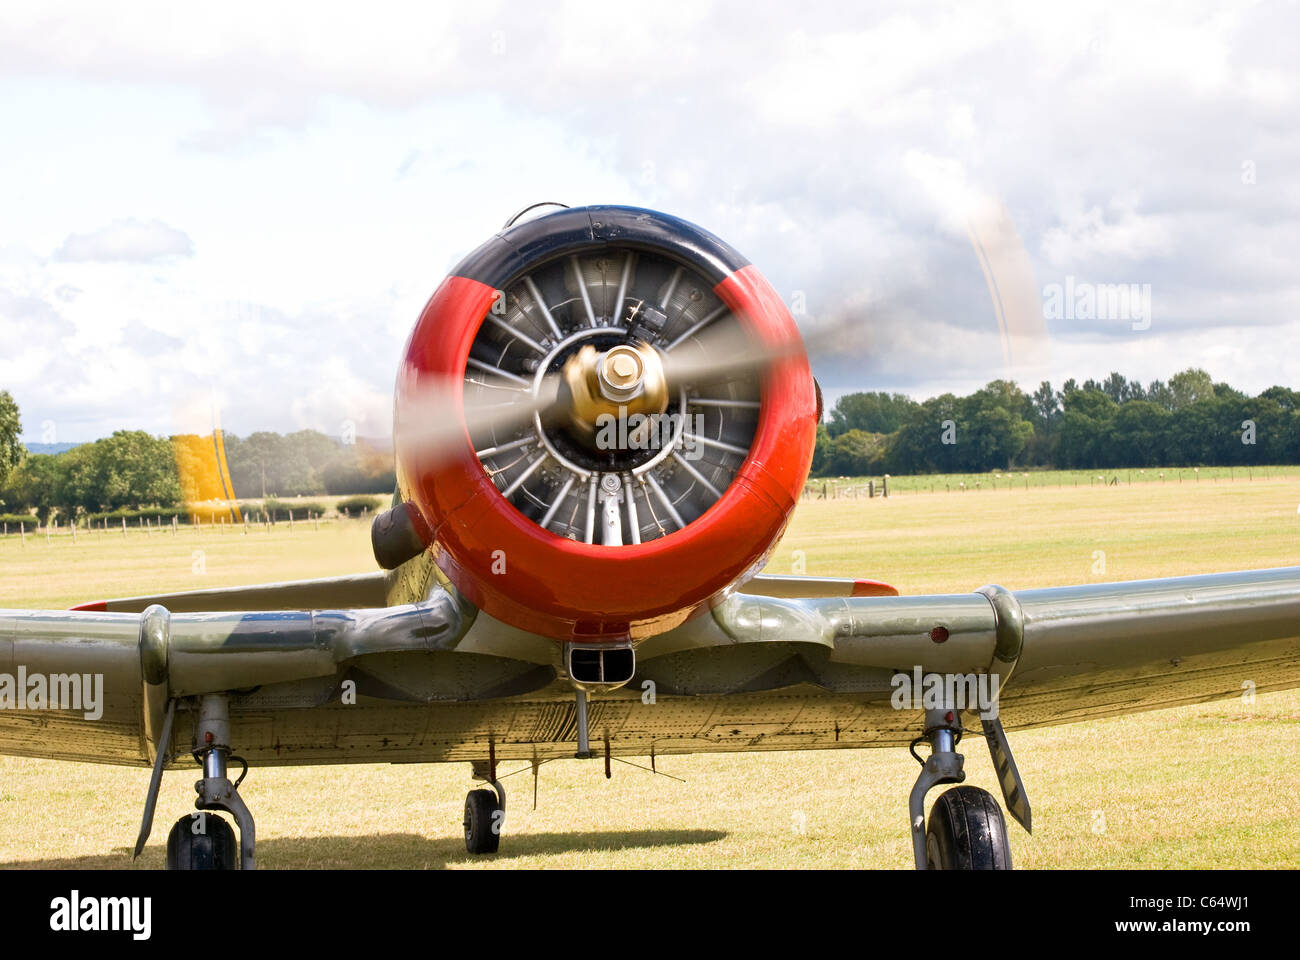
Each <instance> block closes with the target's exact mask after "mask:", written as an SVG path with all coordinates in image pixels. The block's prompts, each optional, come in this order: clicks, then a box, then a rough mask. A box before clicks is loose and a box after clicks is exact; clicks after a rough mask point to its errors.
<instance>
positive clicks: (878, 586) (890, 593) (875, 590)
mask: <svg viewBox="0 0 1300 960" xmlns="http://www.w3.org/2000/svg"><path fill="white" fill-rule="evenodd" d="M852 596H855V597H896V596H898V588H897V587H891V586H890V585H889V584H887V583H881V582H880V581H879V580H854V581H853V593H852Z"/></svg>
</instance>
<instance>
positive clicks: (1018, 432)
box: [961, 380, 1034, 471]
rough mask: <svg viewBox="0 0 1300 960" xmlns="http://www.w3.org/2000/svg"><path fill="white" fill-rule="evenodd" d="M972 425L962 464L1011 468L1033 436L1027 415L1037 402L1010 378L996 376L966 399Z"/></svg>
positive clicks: (973, 467) (978, 468)
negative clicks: (1032, 400) (997, 378)
mask: <svg viewBox="0 0 1300 960" xmlns="http://www.w3.org/2000/svg"><path fill="white" fill-rule="evenodd" d="M964 405H965V407H966V417H965V420H966V423H967V428H968V433H967V437H966V438H965V440H966V444H967V445H966V446H965V447H964V448H963V449H962V456H961V460H962V466H963V468H964V469H967V470H971V471H982V470H993V469H1007V468H1010V467H1011V466H1012V465H1013V464H1014V463H1015V460H1016V458H1017V457H1018V456H1020V453H1021V452H1022V451H1023V450H1024V448H1025V444H1026V443H1027V442H1028V441H1029V438H1030V437H1031V436H1033V433H1034V425H1033V424H1032V423H1031V422H1030V421H1029V420H1027V419H1025V417H1026V415H1027V414H1029V413H1030V412H1031V411H1032V409H1033V404H1032V402H1031V401H1030V400H1029V398H1028V397H1026V396H1025V395H1024V393H1022V392H1021V390H1020V388H1019V387H1017V386H1016V385H1015V384H1014V383H1012V382H1011V381H1010V380H994V381H992V382H991V383H989V384H988V385H987V386H985V387H983V388H982V389H980V390H977V391H976V392H975V393H973V394H971V395H970V396H969V397H967V398H966V399H965V401H964Z"/></svg>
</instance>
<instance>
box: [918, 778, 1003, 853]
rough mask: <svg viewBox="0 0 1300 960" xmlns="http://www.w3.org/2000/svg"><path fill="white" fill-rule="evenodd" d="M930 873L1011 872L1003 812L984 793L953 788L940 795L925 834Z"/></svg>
mask: <svg viewBox="0 0 1300 960" xmlns="http://www.w3.org/2000/svg"><path fill="white" fill-rule="evenodd" d="M925 855H926V857H925V858H926V867H927V868H928V869H930V870H1010V869H1011V845H1010V843H1008V842H1007V822H1006V820H1004V819H1003V817H1002V808H1001V807H1000V806H998V802H997V800H996V799H995V798H994V797H993V795H992V794H991V793H989V792H988V791H987V790H981V789H980V788H979V787H953V788H952V789H951V790H947V791H945V792H944V793H942V794H940V795H939V799H938V800H936V801H935V802H934V807H933V808H931V810H930V823H929V825H928V826H927V827H926V831H925Z"/></svg>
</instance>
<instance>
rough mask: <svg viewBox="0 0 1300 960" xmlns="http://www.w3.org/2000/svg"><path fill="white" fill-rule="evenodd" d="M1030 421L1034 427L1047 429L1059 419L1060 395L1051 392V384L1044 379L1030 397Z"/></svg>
mask: <svg viewBox="0 0 1300 960" xmlns="http://www.w3.org/2000/svg"><path fill="white" fill-rule="evenodd" d="M1030 403H1031V406H1032V411H1033V412H1032V416H1031V417H1030V420H1031V422H1032V423H1033V424H1034V429H1035V430H1039V429H1048V428H1050V427H1052V426H1054V425H1055V424H1056V423H1057V422H1058V421H1059V420H1060V419H1061V395H1060V394H1059V393H1053V392H1052V384H1051V383H1050V382H1049V381H1047V380H1044V381H1043V382H1042V383H1040V384H1039V385H1038V389H1037V390H1035V391H1034V393H1033V395H1032V396H1031V397H1030Z"/></svg>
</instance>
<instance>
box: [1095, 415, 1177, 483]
mask: <svg viewBox="0 0 1300 960" xmlns="http://www.w3.org/2000/svg"><path fill="white" fill-rule="evenodd" d="M1170 416H1171V414H1170V413H1169V411H1168V410H1166V409H1165V408H1164V407H1161V406H1159V405H1158V404H1154V403H1151V402H1150V401H1148V400H1130V401H1129V402H1128V403H1125V404H1122V405H1120V407H1119V409H1118V410H1117V411H1116V412H1115V415H1114V417H1113V418H1112V419H1111V421H1110V436H1109V440H1108V443H1109V453H1110V461H1111V462H1110V463H1109V466H1116V467H1120V466H1123V467H1153V466H1158V465H1161V464H1164V463H1167V462H1169V461H1168V460H1167V459H1166V456H1167V453H1166V451H1167V447H1168V436H1167V434H1168V429H1169V419H1170ZM1098 465H1100V464H1098Z"/></svg>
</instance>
